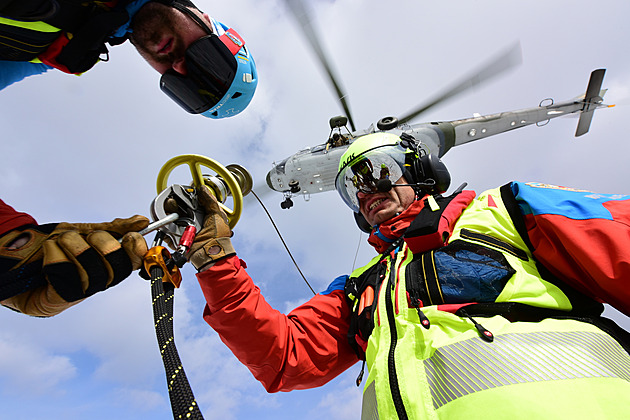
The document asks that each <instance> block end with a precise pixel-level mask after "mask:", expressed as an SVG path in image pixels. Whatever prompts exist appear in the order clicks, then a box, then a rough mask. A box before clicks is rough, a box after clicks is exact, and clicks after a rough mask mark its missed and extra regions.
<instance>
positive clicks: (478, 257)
mask: <svg viewBox="0 0 630 420" xmlns="http://www.w3.org/2000/svg"><path fill="white" fill-rule="evenodd" d="M506 245H507V244H506ZM515 272H516V271H515V270H514V268H512V267H511V266H510V264H509V262H508V261H507V259H506V258H505V256H504V255H503V254H502V253H501V252H500V251H497V250H495V249H491V248H488V247H485V246H483V245H480V244H476V243H470V242H466V241H461V240H456V241H453V242H451V243H450V244H449V245H447V246H445V247H443V248H440V249H438V250H433V251H428V252H425V253H422V254H419V255H417V256H415V257H414V259H413V261H412V262H411V263H409V264H408V265H407V268H406V273H405V274H406V286H407V293H408V298H409V302H410V306H412V307H419V306H427V305H439V304H444V303H469V302H471V303H472V302H494V301H495V300H496V298H497V297H498V296H499V294H500V293H501V291H502V290H503V288H504V287H505V284H506V283H507V281H508V280H509V279H510V277H511V276H512V275H513V274H514V273H515Z"/></svg>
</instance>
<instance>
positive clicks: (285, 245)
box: [251, 190, 317, 295]
mask: <svg viewBox="0 0 630 420" xmlns="http://www.w3.org/2000/svg"><path fill="white" fill-rule="evenodd" d="M251 193H252V194H254V197H256V200H258V202H259V203H260V205H261V206H262V208H263V210H264V211H265V213H267V217H269V220H270V221H271V224H272V225H273V227H274V229H275V230H276V233H278V237H279V238H280V240H281V241H282V245H284V249H286V250H287V253H288V254H289V257H291V261H293V264H294V265H295V268H297V271H298V272H299V273H300V275H301V276H302V278H303V279H304V281H305V282H306V285H307V286H308V288H309V289H311V292H313V294H314V295H316V294H317V293H315V290H313V288H312V287H311V284H310V283H309V282H308V280H306V277H304V274H302V270H300V267H298V265H297V262H295V258H293V255H292V254H291V251H289V247H288V246H287V244H286V242H284V238H283V237H282V235H281V234H280V230H278V226H276V222H274V221H273V219H272V218H271V215H270V214H269V212H268V211H267V207H265V205H264V204H263V202H262V201H261V200H260V198H258V196H257V195H256V193H255V192H254V190H252V191H251Z"/></svg>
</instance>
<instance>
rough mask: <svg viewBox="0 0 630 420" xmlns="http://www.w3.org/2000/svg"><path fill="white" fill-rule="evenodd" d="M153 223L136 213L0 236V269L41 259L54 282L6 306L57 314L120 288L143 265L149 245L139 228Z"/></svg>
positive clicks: (31, 312)
mask: <svg viewBox="0 0 630 420" xmlns="http://www.w3.org/2000/svg"><path fill="white" fill-rule="evenodd" d="M148 224H149V220H148V219H147V218H146V217H144V216H133V217H130V218H128V219H115V220H114V221H112V222H108V223H59V224H56V225H55V224H49V225H39V226H28V227H26V229H23V230H14V231H11V232H9V233H7V234H6V235H4V236H3V237H1V238H0V267H6V268H5V270H4V271H7V269H8V270H10V271H14V270H20V268H21V267H22V266H24V265H26V264H32V263H37V262H40V263H41V265H42V266H41V273H42V274H43V276H44V277H45V278H46V281H47V283H48V284H47V285H46V286H43V287H40V288H37V289H34V290H30V291H27V292H24V293H21V294H19V295H17V296H14V297H12V298H9V299H6V300H5V301H3V302H2V304H3V305H5V306H8V307H10V308H13V309H15V310H17V311H19V312H22V313H26V314H29V315H34V316H52V315H55V314H57V313H59V312H61V311H63V310H64V309H66V308H68V307H70V306H72V305H73V304H75V303H78V302H79V301H81V300H82V299H85V298H87V297H89V296H91V295H93V294H94V293H96V292H100V291H103V290H105V289H107V288H109V287H112V286H115V285H116V284H118V283H120V282H121V281H122V280H124V279H125V278H127V277H128V276H129V274H131V272H132V271H133V270H136V269H138V268H139V267H140V266H141V264H142V258H143V256H144V254H146V252H147V245H146V242H145V241H144V238H143V237H142V236H141V235H140V234H139V233H137V232H138V231H139V230H142V229H144V228H145V227H147V226H148ZM120 237H122V244H121V243H119V242H118V238H120Z"/></svg>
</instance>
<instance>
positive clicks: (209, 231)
mask: <svg viewBox="0 0 630 420" xmlns="http://www.w3.org/2000/svg"><path fill="white" fill-rule="evenodd" d="M197 199H198V200H199V205H200V206H201V207H202V208H203V210H204V213H205V214H206V216H205V218H204V220H203V227H202V228H201V230H200V231H199V233H197V236H196V237H195V240H194V242H193V244H192V246H191V247H190V251H189V252H188V260H189V261H190V262H191V263H192V265H193V266H195V268H196V269H197V270H201V268H203V266H205V265H206V264H208V263H211V262H214V261H216V260H218V259H220V258H224V257H228V256H230V255H235V254H236V251H234V247H233V246H232V241H231V240H230V238H231V237H232V230H231V229H230V226H229V224H228V218H227V215H226V214H225V212H224V211H223V210H221V207H219V203H218V201H217V199H216V198H215V197H214V195H213V194H212V193H211V192H210V190H209V189H208V187H206V186H202V187H201V188H197Z"/></svg>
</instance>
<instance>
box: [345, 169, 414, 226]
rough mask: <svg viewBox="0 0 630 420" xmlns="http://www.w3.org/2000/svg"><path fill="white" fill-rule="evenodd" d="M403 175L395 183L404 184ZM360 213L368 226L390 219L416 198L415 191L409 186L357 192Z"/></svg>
mask: <svg viewBox="0 0 630 420" xmlns="http://www.w3.org/2000/svg"><path fill="white" fill-rule="evenodd" d="M406 183H407V181H406V180H405V178H404V177H402V178H400V179H399V180H398V181H396V184H406ZM357 198H358V199H359V206H360V210H361V214H362V215H363V217H365V220H367V222H368V223H369V224H370V226H374V225H378V224H380V223H383V222H384V221H386V220H389V219H391V218H392V217H394V216H396V215H397V214H398V213H400V212H402V211H403V210H406V209H407V207H409V206H410V205H411V204H412V203H413V202H414V200H415V198H416V193H415V192H414V191H413V188H411V187H396V188H392V189H391V190H389V191H387V192H376V193H373V194H368V193H363V192H360V191H359V192H358V193H357Z"/></svg>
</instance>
